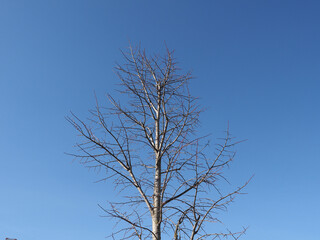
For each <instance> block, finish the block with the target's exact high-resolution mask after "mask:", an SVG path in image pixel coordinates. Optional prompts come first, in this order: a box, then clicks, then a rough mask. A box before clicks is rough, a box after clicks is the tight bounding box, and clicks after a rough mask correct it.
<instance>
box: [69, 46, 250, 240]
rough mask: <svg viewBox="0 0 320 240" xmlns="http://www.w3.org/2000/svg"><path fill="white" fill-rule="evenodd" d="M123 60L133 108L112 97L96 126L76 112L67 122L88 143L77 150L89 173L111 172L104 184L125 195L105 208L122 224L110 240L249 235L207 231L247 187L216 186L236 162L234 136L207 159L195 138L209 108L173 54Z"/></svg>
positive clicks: (138, 53) (120, 71)
mask: <svg viewBox="0 0 320 240" xmlns="http://www.w3.org/2000/svg"><path fill="white" fill-rule="evenodd" d="M123 56H124V59H125V63H124V64H122V65H117V66H116V73H117V76H118V78H119V79H120V80H121V88H120V90H119V92H120V93H121V94H124V95H125V96H126V98H127V103H126V104H125V105H123V104H121V103H120V102H118V101H117V100H115V99H114V98H113V97H112V96H110V95H108V99H109V102H110V106H111V107H109V108H104V107H100V105H99V104H98V101H97V104H96V108H95V109H94V110H92V111H90V113H91V117H90V123H87V122H84V121H82V120H80V119H79V118H78V117H77V116H75V115H74V114H72V116H71V117H69V118H68V120H69V122H70V123H71V124H72V125H73V126H74V127H75V129H76V130H77V131H78V132H79V133H80V136H81V137H82V139H83V141H82V142H81V143H79V144H77V147H78V148H79V150H80V153H79V154H73V155H74V156H75V157H77V158H80V159H81V162H82V163H84V164H86V165H87V166H88V167H99V168H103V169H105V170H106V178H105V179H113V181H114V184H115V185H116V186H117V189H118V190H119V191H120V192H121V191H122V193H123V200H122V201H121V202H110V207H109V208H107V209H106V208H105V207H102V206H101V208H102V209H103V210H104V211H105V212H106V213H107V216H110V217H112V218H115V219H117V220H119V222H121V224H120V225H119V227H118V229H117V230H116V231H115V232H114V233H113V234H112V235H111V237H113V238H114V239H115V238H116V237H117V236H118V235H120V236H121V239H151V238H152V239H153V240H160V239H161V237H162V236H166V239H167V238H170V239H175V240H178V239H191V240H193V239H199V240H200V239H220V238H224V237H225V238H227V237H231V238H232V239H238V238H239V237H240V236H241V235H242V234H243V233H244V231H245V229H243V230H241V231H240V232H236V233H234V232H230V231H228V230H227V231H226V232H211V231H209V230H210V229H207V228H206V226H208V224H211V223H215V222H220V219H219V218H218V217H217V211H219V210H223V209H226V207H227V206H228V204H229V203H230V202H232V201H233V199H234V197H235V196H236V195H237V194H240V193H241V190H242V189H243V188H244V187H245V186H246V185H247V183H245V184H244V185H243V186H241V187H238V188H236V189H235V190H233V191H231V192H228V193H223V192H222V191H221V190H219V188H218V185H217V184H218V182H219V179H225V177H224V176H223V170H224V168H225V167H227V166H228V164H229V163H230V162H232V160H233V159H234V152H233V151H232V147H233V146H234V144H235V143H234V142H233V141H232V140H233V139H232V138H231V137H230V135H229V130H228V129H227V131H226V136H225V137H224V138H223V139H220V140H222V141H221V143H218V144H217V145H215V146H216V147H215V150H214V154H211V155H212V156H210V157H208V154H206V153H205V152H206V149H207V147H208V143H206V142H205V139H206V138H204V137H197V134H196V133H197V132H196V130H197V127H198V125H199V114H200V113H201V112H202V110H201V109H200V108H199V106H198V103H197V99H196V98H195V97H193V96H191V95H190V92H189V90H188V82H189V80H190V79H191V75H190V74H189V73H187V74H182V73H181V70H180V69H179V68H178V67H177V64H176V61H175V59H174V58H173V52H171V51H169V50H167V52H166V54H165V56H158V55H152V56H149V55H147V54H146V53H145V51H144V50H141V49H140V48H136V49H133V48H132V47H130V48H129V50H128V51H126V52H123ZM120 236H119V237H120ZM117 238H118V237H117Z"/></svg>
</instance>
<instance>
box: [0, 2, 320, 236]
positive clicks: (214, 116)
mask: <svg viewBox="0 0 320 240" xmlns="http://www.w3.org/2000/svg"><path fill="white" fill-rule="evenodd" d="M319 13H320V2H319V1H317V0H314V1H311V0H303V1H302V0H301V1H298V0H241V1H239V0H225V1H218V0H207V1H186V0H184V1H182V0H180V1H178V0H177V1H172V0H170V1H169V0H168V1H164V0H161V1H147V0H145V1H142V0H127V1H121V0H113V1H111V0H104V1H103V0H100V1H99V0H86V1H84V0H45V1H44V0H28V1H22V0H1V1H0V110H1V113H0V239H5V237H12V238H18V239H19V240H40V239H41V240H42V239H46V240H57V239H61V240H67V239H77V240H87V239H95V240H98V239H104V237H106V236H107V235H109V234H110V233H111V232H112V226H113V225H112V222H111V221H110V219H108V218H101V217H99V216H100V215H102V212H101V210H100V209H99V208H98V206H97V204H102V205H103V204H105V203H106V200H108V199H109V200H110V197H113V195H114V193H113V190H114V189H113V187H112V186H111V185H110V184H107V183H94V182H95V181H96V180H99V179H100V178H101V176H102V174H101V173H100V174H99V173H95V172H91V171H88V170H87V169H86V168H84V167H83V166H81V165H80V164H79V163H77V162H76V161H73V159H72V158H71V157H70V156H67V155H65V154H64V152H72V151H73V147H72V146H73V145H74V144H75V142H76V140H77V137H76V133H75V131H74V129H72V127H71V126H70V125H69V124H68V123H67V121H66V120H65V118H64V117H65V116H67V115H68V114H69V111H70V110H72V111H73V112H75V113H77V114H78V115H80V116H81V117H85V116H87V110H88V109H90V108H92V107H93V106H94V91H95V92H96V94H97V95H98V96H99V97H102V96H103V95H104V94H105V93H113V91H114V89H115V88H116V85H115V84H116V83H118V81H117V78H116V76H115V74H114V72H113V67H114V65H115V62H120V63H121V61H122V58H121V54H120V52H119V49H123V48H125V47H127V46H128V42H129V41H130V42H131V43H133V44H138V43H141V46H142V47H144V48H146V49H147V50H148V51H149V52H160V53H161V51H163V50H164V42H166V44H167V46H168V47H169V48H171V49H175V56H176V58H177V59H178V60H179V62H180V66H181V68H183V69H184V70H186V71H188V70H192V72H193V75H194V76H195V79H194V80H193V81H192V82H191V90H192V93H193V95H195V96H199V97H201V99H200V102H201V104H202V106H204V107H205V108H206V109H207V111H206V112H205V113H204V114H203V115H202V117H201V121H202V127H201V129H202V130H201V131H204V132H208V133H212V134H213V138H214V137H219V136H221V135H222V133H223V131H224V130H225V128H226V126H227V122H228V121H229V122H230V130H231V132H232V134H233V135H234V136H236V137H237V138H238V139H248V141H246V142H245V143H242V144H241V145H238V147H237V158H236V161H235V163H234V164H233V165H232V167H231V168H230V170H229V173H228V174H229V176H230V179H231V182H232V184H234V186H236V185H237V184H238V185H239V184H241V183H243V182H245V181H246V180H247V179H248V178H249V177H250V176H251V175H253V174H254V175H255V177H254V179H253V180H252V182H251V183H250V185H249V186H248V187H247V189H246V192H247V193H248V194H247V195H243V196H240V197H239V198H238V199H237V201H236V202H235V203H234V204H233V205H232V206H231V207H230V209H229V211H228V212H226V213H225V214H224V216H225V217H224V218H225V220H226V223H228V225H227V226H230V228H231V229H233V230H238V229H240V228H241V227H242V226H249V227H250V228H249V230H248V232H247V234H246V235H245V236H244V237H243V239H247V240H257V239H259V240H275V239H281V240H283V239H290V240H301V239H304V240H316V239H320V238H319V226H320V207H319V202H320V191H319V185H320V184H319V183H320V175H319V172H320V138H319V135H320V125H319V124H320V110H319V103H320V94H319V90H320V83H319V76H320V44H319V43H320V27H319V26H320V14H319Z"/></svg>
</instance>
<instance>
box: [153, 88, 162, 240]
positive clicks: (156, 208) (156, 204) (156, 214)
mask: <svg viewBox="0 0 320 240" xmlns="http://www.w3.org/2000/svg"><path fill="white" fill-rule="evenodd" d="M157 94H158V101H157V113H156V121H155V130H156V132H155V160H156V161H155V173H154V189H153V214H152V232H153V235H152V239H153V240H161V217H162V216H161V214H162V210H161V153H160V108H161V90H160V85H159V83H157Z"/></svg>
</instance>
